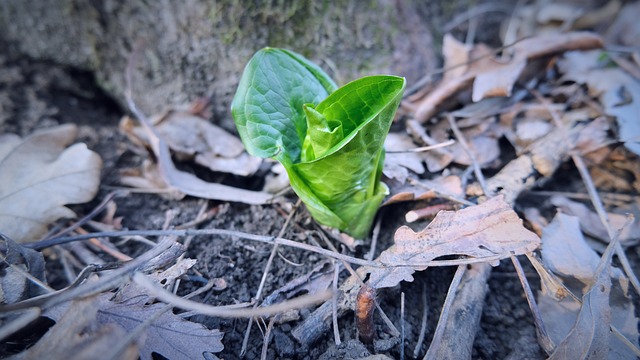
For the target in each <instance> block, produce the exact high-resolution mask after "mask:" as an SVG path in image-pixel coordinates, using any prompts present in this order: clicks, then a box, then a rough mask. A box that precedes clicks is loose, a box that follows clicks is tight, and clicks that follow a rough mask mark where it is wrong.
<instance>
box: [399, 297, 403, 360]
mask: <svg viewBox="0 0 640 360" xmlns="http://www.w3.org/2000/svg"><path fill="white" fill-rule="evenodd" d="M400 329H401V333H402V336H400V360H404V291H403V292H401V293H400Z"/></svg>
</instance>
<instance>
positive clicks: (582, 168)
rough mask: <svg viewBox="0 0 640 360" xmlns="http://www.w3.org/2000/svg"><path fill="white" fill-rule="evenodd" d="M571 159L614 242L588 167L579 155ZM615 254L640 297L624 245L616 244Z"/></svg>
mask: <svg viewBox="0 0 640 360" xmlns="http://www.w3.org/2000/svg"><path fill="white" fill-rule="evenodd" d="M571 158H572V159H573V162H574V163H575V164H576V167H577V168H578V172H580V176H581V177H582V181H584V184H585V186H586V187H587V192H588V193H589V195H590V196H591V203H592V204H593V206H594V207H595V209H596V212H597V213H598V216H599V217H600V221H601V222H602V224H603V225H604V226H605V227H606V228H607V233H608V234H609V239H611V241H613V239H614V238H615V230H613V228H612V227H611V223H610V222H609V216H608V215H607V212H606V210H605V209H604V205H602V200H600V197H599V196H598V191H597V190H596V187H595V185H594V184H593V180H591V175H590V174H589V170H587V166H586V165H585V163H584V161H583V160H582V158H581V157H580V156H578V155H575V154H572V155H571ZM615 252H616V256H618V260H620V264H622V268H623V269H624V272H625V273H626V274H627V277H629V280H630V281H631V284H632V285H633V287H634V288H635V289H636V293H637V294H638V295H640V282H638V278H637V277H636V275H635V273H634V272H633V269H632V268H631V264H629V259H627V255H626V254H625V253H624V249H622V245H620V242H619V241H618V242H616V244H615Z"/></svg>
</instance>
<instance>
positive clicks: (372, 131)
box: [232, 49, 405, 238]
mask: <svg viewBox="0 0 640 360" xmlns="http://www.w3.org/2000/svg"><path fill="white" fill-rule="evenodd" d="M280 51H282V53H280ZM282 54H286V55H288V57H283V56H281V55H282ZM292 54H293V55H292ZM276 60H277V61H276ZM274 63H277V64H278V66H274ZM300 64H305V65H303V66H298V65H300ZM309 64H311V63H310V62H309V61H308V60H306V59H304V58H302V57H301V56H300V55H296V54H294V53H291V52H287V51H284V50H277V49H265V50H261V51H260V52H258V53H257V54H256V55H255V56H254V58H253V59H252V60H251V61H250V62H249V65H247V69H246V70H245V73H244V74H243V77H242V80H241V82H240V86H239V87H238V93H236V96H235V98H234V101H233V105H232V113H233V116H234V120H235V122H236V125H237V127H238V131H239V132H240V135H241V138H242V140H243V142H244V143H245V146H246V147H247V149H248V151H249V152H250V153H252V154H254V155H257V156H263V157H273V158H275V159H277V160H278V161H280V162H281V163H282V164H283V165H284V167H285V169H286V170H287V173H288V175H289V179H290V182H291V186H292V188H293V189H294V191H295V192H296V193H297V194H298V196H300V198H301V199H302V201H303V202H304V203H305V205H306V206H307V208H308V209H309V212H310V213H311V215H312V216H313V217H314V218H315V219H316V221H318V222H319V223H321V224H324V225H328V226H332V227H336V228H338V229H340V230H342V231H344V232H346V233H348V234H350V235H352V236H354V237H356V238H363V237H365V236H366V235H367V233H368V232H369V229H370V228H371V224H372V222H373V218H374V216H375V213H376V211H377V210H378V207H379V206H380V203H381V202H382V200H383V198H384V196H385V195H386V194H387V193H388V189H387V187H386V185H384V184H383V183H382V182H381V181H380V176H381V173H382V166H383V162H384V149H383V144H384V139H385V137H386V135H387V133H388V132H389V128H390V126H391V122H392V121H393V117H394V115H395V111H396V109H397V108H398V105H399V103H400V100H401V98H402V93H403V91H404V86H405V80H404V78H401V77H396V76H387V75H379V76H368V77H364V78H361V79H358V80H355V81H353V82H350V83H348V84H346V85H344V86H343V87H341V88H339V89H337V90H335V89H333V87H334V86H335V85H333V81H332V80H331V79H330V78H329V76H328V75H326V74H325V73H324V72H322V70H320V69H319V68H318V67H316V66H315V65H309ZM283 69H286V70H283ZM281 70H283V71H281ZM297 71H300V73H295V74H294V72H297ZM264 84H274V85H273V86H272V87H269V86H267V87H266V88H265V87H263V86H266V85H264ZM254 85H255V87H258V89H254ZM334 90H335V91H334Z"/></svg>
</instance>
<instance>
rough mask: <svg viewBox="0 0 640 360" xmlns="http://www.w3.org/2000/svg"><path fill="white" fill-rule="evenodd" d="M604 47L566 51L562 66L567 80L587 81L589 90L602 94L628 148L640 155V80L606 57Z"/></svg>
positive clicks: (606, 109)
mask: <svg viewBox="0 0 640 360" xmlns="http://www.w3.org/2000/svg"><path fill="white" fill-rule="evenodd" d="M602 55H603V54H602V52H601V51H588V52H584V51H583V52H578V51H571V52H568V53H566V54H564V57H563V59H562V60H560V61H559V62H558V67H559V69H560V71H561V72H562V73H564V76H563V77H564V78H565V79H566V80H572V81H575V82H577V83H580V84H587V86H588V87H589V93H590V95H592V96H598V97H599V98H600V102H601V103H602V105H603V106H604V112H605V113H606V114H607V115H610V116H615V117H616V121H617V122H618V126H619V128H620V129H619V132H618V139H619V140H620V141H622V142H624V143H625V146H626V147H627V149H629V150H631V151H633V152H634V153H636V154H638V155H640V122H639V121H638V114H640V80H638V79H636V78H634V77H632V76H630V75H629V73H627V72H626V71H625V70H624V69H622V68H619V67H611V66H609V65H610V64H609V63H608V62H603V61H602Z"/></svg>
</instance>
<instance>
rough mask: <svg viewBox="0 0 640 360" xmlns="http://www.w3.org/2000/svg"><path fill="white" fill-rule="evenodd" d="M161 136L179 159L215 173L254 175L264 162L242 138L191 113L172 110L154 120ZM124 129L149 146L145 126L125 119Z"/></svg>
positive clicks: (122, 122) (133, 139) (139, 142)
mask: <svg viewBox="0 0 640 360" xmlns="http://www.w3.org/2000/svg"><path fill="white" fill-rule="evenodd" d="M151 122H152V124H153V127H154V129H155V130H156V131H157V133H158V135H159V136H161V137H162V139H163V140H164V141H165V142H166V143H167V145H169V148H170V149H171V151H173V152H174V153H175V154H176V156H177V158H179V159H186V160H194V161H195V162H196V163H198V164H200V165H202V166H205V167H208V168H209V169H211V170H212V171H218V172H223V173H229V174H235V175H240V176H250V175H253V174H254V173H255V172H256V171H257V170H258V168H259V167H260V165H261V164H262V159H260V158H257V157H254V156H250V155H249V154H247V153H246V152H244V146H243V145H242V142H241V141H240V139H238V138H237V137H236V136H234V135H232V134H230V133H228V132H227V131H225V130H223V129H222V128H220V127H218V126H216V125H214V124H212V123H210V122H209V121H207V120H206V119H203V118H202V117H200V116H196V115H194V114H192V113H191V112H189V111H182V110H169V111H167V112H165V113H163V114H161V115H158V116H155V117H153V118H152V119H151ZM120 128H121V130H122V131H123V132H125V134H127V135H128V136H129V138H130V139H131V140H132V141H133V142H135V143H138V144H148V143H149V137H148V134H147V132H146V131H145V129H144V127H143V126H139V125H136V124H134V123H133V122H132V121H131V119H129V118H124V119H123V120H122V121H121V124H120Z"/></svg>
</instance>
